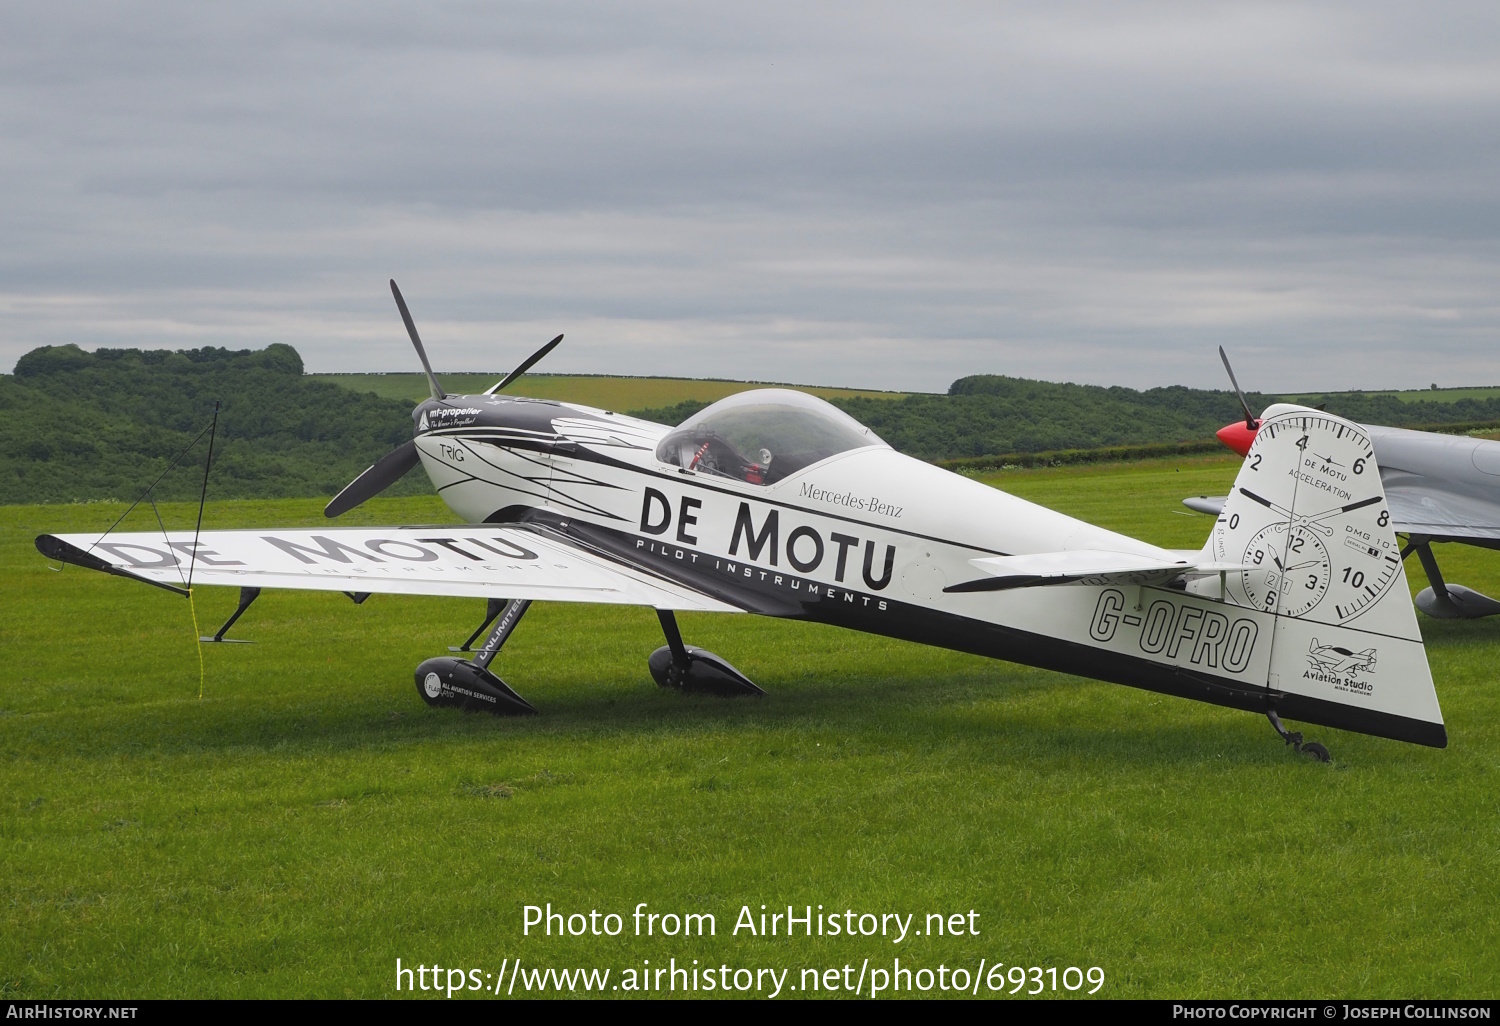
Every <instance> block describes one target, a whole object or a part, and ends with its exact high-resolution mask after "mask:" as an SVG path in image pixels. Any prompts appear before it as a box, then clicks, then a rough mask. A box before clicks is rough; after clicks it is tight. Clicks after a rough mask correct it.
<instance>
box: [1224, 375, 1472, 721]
mask: <svg viewBox="0 0 1500 1026" xmlns="http://www.w3.org/2000/svg"><path fill="white" fill-rule="evenodd" d="M1390 521H1391V518H1390V512H1389V507H1388V506H1387V504H1386V497H1385V489H1384V487H1383V486H1382V485H1381V482H1380V470H1379V468H1378V467H1377V466H1376V465H1375V452H1374V448H1373V447H1372V446H1371V444H1370V439H1369V436H1368V434H1367V433H1366V432H1365V431H1364V430H1363V429H1362V428H1360V427H1359V426H1358V425H1356V424H1352V423H1350V422H1349V421H1347V420H1344V419H1342V418H1341V417H1335V416H1333V415H1332V414H1329V413H1324V412H1322V411H1319V410H1312V409H1308V408H1306V407H1302V406H1292V405H1287V404H1278V405H1276V406H1272V407H1271V408H1270V409H1268V410H1266V412H1265V414H1264V417H1263V419H1262V421H1261V425H1260V430H1259V432H1257V434H1256V438H1255V444H1254V445H1252V446H1251V448H1250V452H1249V454H1248V455H1247V456H1246V458H1245V462H1244V464H1243V466H1242V467H1241V468H1240V472H1239V476H1238V477H1237V478H1236V479H1235V482H1234V490H1233V492H1232V493H1231V494H1230V495H1229V498H1228V500H1227V501H1226V502H1225V503H1224V509H1223V512H1221V513H1220V514H1219V519H1218V522H1217V523H1216V524H1215V525H1214V531H1213V534H1212V536H1211V537H1210V538H1209V542H1208V545H1207V550H1208V552H1209V553H1210V554H1211V556H1212V558H1213V559H1215V560H1217V561H1219V562H1234V563H1244V564H1247V565H1248V566H1251V567H1254V569H1248V570H1245V571H1241V572H1236V573H1231V574H1229V575H1228V576H1227V578H1226V581H1225V599H1226V600H1227V601H1230V602H1234V603H1237V604H1239V605H1243V606H1249V607H1251V608H1255V609H1259V610H1261V611H1262V612H1264V613H1271V614H1273V615H1274V616H1275V632H1274V638H1273V641H1272V649H1271V657H1270V672H1269V679H1268V681H1267V687H1268V688H1269V689H1270V692H1271V696H1272V700H1271V704H1272V706H1273V708H1274V709H1275V710H1276V711H1277V712H1279V713H1280V714H1281V715H1283V716H1286V717H1290V718H1293V719H1300V720H1305V721H1308V722H1312V723H1321V724H1324V725H1326V726H1333V727H1345V728H1348V729H1352V730H1358V731H1362V732H1364V733H1367V734H1376V735H1380V736H1382V737H1391V738H1396V739H1399V740H1403V741H1413V742H1416V743H1418V744H1425V745H1432V746H1434V747H1438V748H1442V747H1445V746H1446V745H1447V743H1448V737H1447V732H1446V731H1445V729H1444V727H1443V716H1442V712H1441V710H1440V709H1439V708H1438V701H1437V693H1436V691H1435V690H1434V689H1433V686H1432V672H1431V670H1430V669H1429V668H1428V665H1427V651H1426V649H1425V648H1424V647H1423V645H1422V636H1421V633H1420V632H1419V631H1418V629H1417V618H1416V613H1415V611H1414V610H1413V608H1412V602H1411V595H1410V592H1409V591H1408V589H1407V584H1406V572H1405V569H1404V567H1403V565H1402V561H1401V547H1400V544H1399V543H1398V542H1397V540H1396V533H1395V531H1393V530H1392V529H1391V527H1390Z"/></svg>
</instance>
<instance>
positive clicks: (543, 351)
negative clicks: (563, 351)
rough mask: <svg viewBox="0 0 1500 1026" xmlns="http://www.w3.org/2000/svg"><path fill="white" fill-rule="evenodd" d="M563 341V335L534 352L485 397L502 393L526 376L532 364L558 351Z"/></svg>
mask: <svg viewBox="0 0 1500 1026" xmlns="http://www.w3.org/2000/svg"><path fill="white" fill-rule="evenodd" d="M562 340H563V337H562V336H561V335H559V336H557V337H556V338H555V339H553V340H552V341H551V342H548V343H547V344H546V345H544V346H542V348H540V349H538V350H537V351H536V352H534V353H532V354H531V355H530V356H528V357H527V358H526V360H525V362H524V363H522V364H521V366H519V367H517V368H516V369H515V370H513V371H511V372H510V373H509V374H507V375H505V377H504V379H503V380H501V382H500V383H499V384H497V385H495V386H494V387H493V388H487V389H485V392H484V394H485V395H494V394H495V393H496V392H498V391H500V390H501V389H502V388H504V387H505V386H506V385H508V384H510V383H511V382H512V381H514V380H516V379H517V378H519V377H520V376H521V375H522V374H525V373H526V372H527V371H529V370H531V366H532V364H534V363H536V362H537V361H538V360H540V359H541V358H542V357H544V356H546V355H547V354H548V353H550V352H552V350H554V349H556V348H557V344H558V343H559V342H561V341H562Z"/></svg>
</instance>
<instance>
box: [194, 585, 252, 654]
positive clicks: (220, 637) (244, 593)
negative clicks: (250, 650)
mask: <svg viewBox="0 0 1500 1026" xmlns="http://www.w3.org/2000/svg"><path fill="white" fill-rule="evenodd" d="M258 598H260V589H259V588H241V589H240V605H239V608H238V609H236V610H235V611H234V612H232V613H230V614H229V619H227V620H225V621H224V626H222V627H220V628H219V629H218V631H217V632H216V633H215V634H214V636H213V637H211V638H199V639H198V640H199V641H207V642H218V643H220V644H227V645H249V644H253V642H250V641H246V640H245V639H243V638H226V637H224V635H225V634H227V633H229V628H231V627H233V626H234V622H235V621H236V620H238V619H239V618H240V617H242V616H244V615H245V610H247V609H249V608H250V604H251V603H252V602H254V601H255V600H256V599H258Z"/></svg>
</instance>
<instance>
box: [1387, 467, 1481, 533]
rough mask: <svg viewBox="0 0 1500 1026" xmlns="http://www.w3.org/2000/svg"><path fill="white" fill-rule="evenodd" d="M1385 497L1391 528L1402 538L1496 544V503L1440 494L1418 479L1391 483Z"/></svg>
mask: <svg viewBox="0 0 1500 1026" xmlns="http://www.w3.org/2000/svg"><path fill="white" fill-rule="evenodd" d="M1385 495H1386V499H1387V501H1389V502H1390V504H1391V526H1393V527H1395V529H1396V530H1398V531H1401V532H1403V533H1405V534H1426V535H1431V536H1432V537H1434V538H1452V539H1453V540H1455V541H1474V542H1485V541H1500V502H1493V501H1487V500H1485V499H1482V498H1479V497H1477V496H1471V495H1455V494H1453V493H1452V492H1448V491H1440V490H1438V489H1436V488H1433V487H1432V483H1431V482H1430V481H1420V479H1419V480H1412V481H1402V480H1395V481H1391V482H1389V483H1387V484H1386V489H1385Z"/></svg>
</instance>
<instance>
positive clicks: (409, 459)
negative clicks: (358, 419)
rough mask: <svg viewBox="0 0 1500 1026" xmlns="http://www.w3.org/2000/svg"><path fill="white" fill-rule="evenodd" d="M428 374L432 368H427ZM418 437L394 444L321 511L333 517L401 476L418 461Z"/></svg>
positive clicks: (393, 482)
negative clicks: (394, 445) (393, 446)
mask: <svg viewBox="0 0 1500 1026" xmlns="http://www.w3.org/2000/svg"><path fill="white" fill-rule="evenodd" d="M428 373H429V374H430V373H431V371H429V372H428ZM417 461H418V457H417V440H416V439H415V438H413V439H410V440H409V441H405V442H402V443H401V444H400V445H398V446H396V448H394V449H392V450H391V451H390V452H388V453H386V454H385V455H384V456H382V457H380V459H378V460H376V461H375V462H374V463H373V464H372V465H371V466H370V467H369V469H367V470H366V471H365V472H364V473H363V474H361V475H359V476H358V477H356V478H355V479H354V480H353V481H350V482H349V483H348V484H347V485H345V486H344V490H343V491H341V492H339V493H338V494H337V495H335V496H334V497H333V501H332V502H330V503H329V504H328V505H327V506H325V507H324V508H323V515H324V516H325V517H328V518H329V519H330V520H332V519H333V518H334V517H336V516H338V515H339V514H341V513H347V512H349V511H350V510H351V509H353V508H354V507H355V506H358V505H359V504H360V503H362V502H364V501H365V500H366V499H371V498H374V497H375V496H377V495H379V494H380V493H381V492H383V491H385V490H386V489H387V488H389V487H390V486H391V485H393V484H395V483H396V482H397V481H399V480H401V478H402V477H404V476H405V475H406V472H407V471H408V470H410V469H411V468H412V467H415V466H416V465H417Z"/></svg>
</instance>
